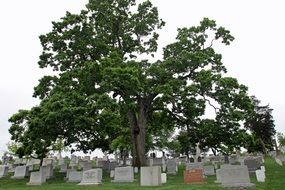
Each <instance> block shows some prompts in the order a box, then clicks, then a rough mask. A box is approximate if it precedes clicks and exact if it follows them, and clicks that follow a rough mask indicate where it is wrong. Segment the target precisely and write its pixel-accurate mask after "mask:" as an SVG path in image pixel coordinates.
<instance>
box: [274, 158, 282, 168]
mask: <svg viewBox="0 0 285 190" xmlns="http://www.w3.org/2000/svg"><path fill="white" fill-rule="evenodd" d="M275 162H276V163H277V164H279V165H280V166H283V162H281V160H280V159H279V158H275Z"/></svg>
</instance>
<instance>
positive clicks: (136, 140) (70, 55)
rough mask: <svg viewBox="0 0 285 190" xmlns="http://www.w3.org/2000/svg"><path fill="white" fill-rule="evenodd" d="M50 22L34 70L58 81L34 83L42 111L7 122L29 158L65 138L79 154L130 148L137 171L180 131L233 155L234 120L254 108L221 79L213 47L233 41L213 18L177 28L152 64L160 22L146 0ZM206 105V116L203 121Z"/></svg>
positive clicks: (241, 89)
mask: <svg viewBox="0 0 285 190" xmlns="http://www.w3.org/2000/svg"><path fill="white" fill-rule="evenodd" d="M52 24H53V28H52V31H51V32H49V33H47V34H44V35H41V36H40V40H41V44H42V47H43V52H42V54H41V55H40V60H39V62H38V64H39V66H40V67H41V68H46V67H51V68H52V69H53V70H54V75H53V76H44V77H43V78H42V79H40V81H39V84H38V85H37V86H36V87H35V91H34V96H35V97H38V98H40V99H41V103H40V105H39V106H36V107H34V108H32V109H31V110H27V111H20V112H19V113H17V114H15V115H14V116H12V117H11V119H10V122H12V126H11V128H10V133H11V134H12V140H15V141H17V142H22V145H23V147H25V148H24V149H25V151H24V153H25V154H27V153H32V150H33V151H36V153H37V154H43V155H44V154H45V153H46V152H47V151H48V150H49V147H51V145H52V144H53V143H54V142H56V141H57V140H58V139H63V142H64V145H65V146H70V145H74V144H75V145H76V147H77V148H76V150H83V151H92V150H94V149H96V148H101V149H102V150H104V151H113V150H114V149H119V150H131V151H132V156H133V158H134V165H137V166H143V165H145V164H146V160H145V155H146V153H147V151H148V150H149V149H151V148H153V147H156V148H163V147H164V146H165V144H166V143H167V139H169V138H171V137H172V134H173V132H174V131H175V130H176V129H180V130H185V131H186V133H187V135H188V137H190V136H193V138H192V141H191V142H193V143H194V144H197V143H200V144H201V146H203V147H205V148H214V149H217V150H222V148H224V149H226V150H229V149H233V148H236V147H237V146H238V145H237V142H241V141H242V139H243V138H242V137H243V136H242V135H241V130H240V121H242V120H244V118H245V116H246V114H247V113H249V112H250V110H251V109H252V103H251V100H250V98H249V97H248V95H247V87H246V86H244V85H241V84H239V83H238V81H237V79H235V78H232V77H225V76H224V74H225V73H226V68H225V66H224V65H223V63H222V55H221V54H219V53H217V52H216V51H215V49H214V44H215V43H222V44H225V45H229V44H230V43H231V42H232V41H233V40H234V37H233V36H232V35H231V34H230V32H229V31H228V30H227V29H225V28H224V27H220V26H218V25H217V24H216V22H215V21H214V20H210V19H208V18H204V19H203V20H202V21H201V22H200V24H199V25H198V26H192V27H189V28H186V27H185V28H180V29H178V34H177V37H176V40H175V42H173V43H171V44H169V45H167V46H166V47H164V49H163V59H162V60H156V61H150V60H147V59H143V58H142V57H143V55H152V56H155V53H156V51H157V47H158V44H157V40H158V37H159V35H158V29H161V28H162V26H164V24H165V23H164V21H162V20H161V19H160V18H159V15H158V10H157V8H156V7H153V6H152V3H151V2H150V1H144V2H142V3H140V4H137V3H136V1H135V0H112V1H109V0H108V1H106V0H90V1H89V3H88V4H87V5H86V9H85V10H82V11H81V13H80V14H72V13H69V12H67V13H66V15H65V16H64V17H63V18H62V19H61V20H60V21H58V22H53V23H52ZM207 106H210V107H212V108H213V109H214V110H215V113H216V115H215V116H214V119H212V120H209V119H205V118H203V116H204V115H205V109H206V107H207ZM210 131H212V132H214V134H215V135H213V134H211V133H210ZM41 132H44V133H41ZM39 134H42V135H39ZM225 137H231V138H225ZM236 139H239V141H237V140H236ZM26 141H27V142H26ZM32 142H35V143H32ZM127 142H131V143H130V144H128V143H127ZM239 145H241V144H239ZM27 148H28V149H27Z"/></svg>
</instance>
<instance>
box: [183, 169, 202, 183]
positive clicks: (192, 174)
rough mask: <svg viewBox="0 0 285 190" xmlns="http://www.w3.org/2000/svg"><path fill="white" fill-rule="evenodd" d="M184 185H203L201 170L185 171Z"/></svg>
mask: <svg viewBox="0 0 285 190" xmlns="http://www.w3.org/2000/svg"><path fill="white" fill-rule="evenodd" d="M184 183H186V184H200V183H204V176H203V169H193V170H185V171H184Z"/></svg>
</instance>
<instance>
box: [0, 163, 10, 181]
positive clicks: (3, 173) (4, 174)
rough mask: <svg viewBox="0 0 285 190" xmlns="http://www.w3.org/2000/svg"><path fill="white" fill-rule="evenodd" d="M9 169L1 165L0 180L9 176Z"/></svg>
mask: <svg viewBox="0 0 285 190" xmlns="http://www.w3.org/2000/svg"><path fill="white" fill-rule="evenodd" d="M8 169H9V167H8V166H6V165H0V178H2V177H5V176H6V175H8Z"/></svg>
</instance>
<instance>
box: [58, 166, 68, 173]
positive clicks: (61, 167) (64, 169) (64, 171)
mask: <svg viewBox="0 0 285 190" xmlns="http://www.w3.org/2000/svg"><path fill="white" fill-rule="evenodd" d="M67 168H68V167H67V164H62V165H60V171H59V172H60V173H66V172H67Z"/></svg>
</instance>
